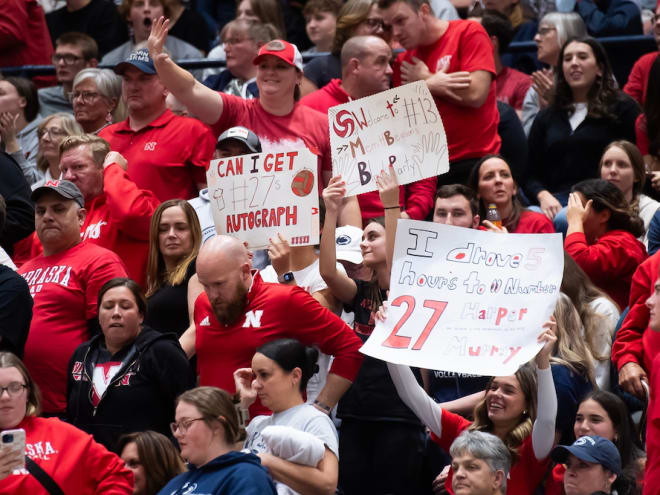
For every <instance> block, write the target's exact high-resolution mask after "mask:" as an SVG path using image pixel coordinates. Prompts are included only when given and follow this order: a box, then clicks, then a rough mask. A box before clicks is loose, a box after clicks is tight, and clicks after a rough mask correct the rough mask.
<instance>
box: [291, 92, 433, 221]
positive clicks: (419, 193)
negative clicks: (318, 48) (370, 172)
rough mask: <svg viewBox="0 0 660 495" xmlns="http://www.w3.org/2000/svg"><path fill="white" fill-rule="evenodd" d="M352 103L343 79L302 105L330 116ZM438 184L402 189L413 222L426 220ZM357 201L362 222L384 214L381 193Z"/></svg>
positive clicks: (422, 182)
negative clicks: (332, 112)
mask: <svg viewBox="0 0 660 495" xmlns="http://www.w3.org/2000/svg"><path fill="white" fill-rule="evenodd" d="M351 100H352V98H351V97H350V96H349V95H348V93H347V92H346V91H345V90H344V88H342V87H341V79H333V80H331V81H330V82H329V83H328V84H326V85H325V86H323V87H322V88H321V89H319V90H318V91H314V92H313V93H310V94H308V95H306V96H305V97H303V98H302V99H301V100H300V104H301V105H305V106H307V107H310V108H313V109H314V110H318V111H319V112H321V113H323V114H327V113H328V109H329V108H330V107H334V106H335V105H341V104H342V103H348V102H349V101H351ZM437 183H438V178H437V177H429V178H428V179H422V180H418V181H417V182H412V183H410V184H406V185H405V186H399V204H400V205H401V208H402V209H404V210H405V211H406V213H407V214H408V216H409V217H410V218H411V219H412V220H424V219H425V218H426V217H427V215H428V214H429V212H430V211H431V209H432V208H433V198H434V196H435V188H436V185H437ZM357 198H358V203H359V204H360V211H361V212H362V221H363V222H366V221H367V220H369V219H370V218H374V217H380V216H383V215H384V214H385V211H384V210H383V203H381V201H380V196H379V195H378V191H371V192H368V193H363V194H359V195H358V197H357Z"/></svg>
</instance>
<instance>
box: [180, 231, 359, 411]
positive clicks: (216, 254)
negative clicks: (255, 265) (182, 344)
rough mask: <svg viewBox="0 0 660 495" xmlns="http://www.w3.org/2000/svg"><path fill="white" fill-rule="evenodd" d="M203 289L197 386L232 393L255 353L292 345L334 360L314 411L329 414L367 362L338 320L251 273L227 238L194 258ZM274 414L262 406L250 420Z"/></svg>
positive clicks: (243, 252)
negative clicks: (280, 343)
mask: <svg viewBox="0 0 660 495" xmlns="http://www.w3.org/2000/svg"><path fill="white" fill-rule="evenodd" d="M197 277H198V278H199V282H200V284H201V285H202V287H203V288H204V292H203V293H202V294H200V295H199V297H198V298H197V299H196V301H195V305H194V321H195V326H194V328H191V329H189V330H188V331H187V332H186V334H184V336H183V337H182V340H184V341H186V342H188V343H189V344H191V343H192V342H194V349H195V353H196V354H197V365H198V369H199V377H200V385H213V386H216V387H220V388H222V389H224V390H227V391H230V392H232V393H233V392H235V386H234V378H233V372H234V371H235V370H237V369H238V368H249V367H250V365H251V362H252V356H253V355H254V353H255V350H256V349H257V347H259V346H260V345H262V344H265V343H266V342H269V341H271V340H274V339H278V338H285V337H286V338H295V339H298V340H299V341H300V342H302V343H304V344H306V345H315V346H317V347H319V349H320V350H321V351H322V352H324V353H325V354H328V355H331V356H334V362H333V363H332V367H331V368H330V373H329V374H328V377H327V381H326V385H325V387H324V388H323V390H321V392H320V393H319V396H318V398H317V399H316V400H315V401H314V406H315V407H316V408H317V409H319V410H321V411H323V412H324V413H326V414H327V413H329V412H330V410H331V409H332V407H333V406H334V405H335V404H336V403H337V401H338V400H339V399H340V398H341V396H342V395H343V394H344V392H346V390H348V388H349V387H350V385H351V382H352V380H353V379H354V378H355V376H356V375H357V372H358V370H359V368H360V364H361V363H362V356H361V354H360V353H359V348H360V346H361V345H362V343H361V341H360V339H358V338H357V336H355V334H354V333H353V331H352V330H351V329H350V328H349V327H348V326H346V324H345V323H344V322H343V321H342V320H341V319H340V318H339V317H338V316H336V315H334V314H333V313H331V312H330V311H328V310H327V309H326V308H324V307H323V306H321V305H320V304H319V303H318V302H317V301H316V300H315V299H314V298H313V297H312V296H310V295H309V294H308V293H307V292H305V291H304V290H303V289H301V288H299V287H297V286H291V285H283V284H269V283H266V282H264V281H263V280H262V279H261V275H259V272H258V271H256V270H252V265H251V261H250V257H249V254H248V251H247V249H246V247H245V246H244V245H243V243H241V242H240V241H239V240H237V239H235V238H233V237H229V236H223V235H220V236H217V237H214V238H211V239H209V240H208V241H207V242H206V243H205V244H204V245H203V246H202V249H201V250H200V252H199V255H198V257H197ZM259 414H270V411H268V410H267V409H265V408H264V407H263V406H262V405H261V403H260V402H259V401H258V400H257V402H256V403H255V404H253V405H252V407H250V417H254V416H257V415H259Z"/></svg>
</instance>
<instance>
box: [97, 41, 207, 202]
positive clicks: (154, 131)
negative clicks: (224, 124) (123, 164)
mask: <svg viewBox="0 0 660 495" xmlns="http://www.w3.org/2000/svg"><path fill="white" fill-rule="evenodd" d="M114 70H115V72H116V73H117V74H119V75H120V76H121V77H122V98H123V100H124V102H125V103H126V107H127V109H128V118H127V119H126V120H124V121H122V122H118V123H116V124H113V125H111V126H108V127H106V128H105V129H103V130H102V131H101V132H100V133H99V136H101V137H102V138H104V139H105V140H106V141H108V142H109V143H110V149H112V151H117V152H119V153H121V154H122V155H123V156H124V157H125V158H126V160H127V162H128V169H127V172H128V175H129V177H130V178H131V179H132V180H133V181H134V182H135V183H136V184H137V186H138V187H139V188H140V189H149V190H151V191H152V192H153V193H154V194H155V195H156V197H157V198H158V199H159V200H160V201H165V200H168V199H173V198H181V199H191V198H194V197H196V196H197V193H198V191H199V190H200V189H203V188H204V187H205V185H206V168H208V164H209V162H210V161H211V158H212V156H213V150H214V149H215V138H214V136H213V134H212V133H211V131H210V130H209V128H208V127H207V126H206V125H204V124H203V123H201V122H200V121H199V120H197V119H192V118H189V117H179V116H177V115H174V114H173V113H172V112H171V111H170V110H168V109H167V106H166V104H165V99H166V97H167V94H168V91H167V89H165V87H164V86H163V85H162V84H161V82H160V79H159V78H158V75H157V74H156V69H154V64H153V62H152V60H151V58H150V57H149V52H148V51H147V50H146V49H142V50H136V51H134V52H133V53H131V54H130V55H129V57H128V59H126V61H125V62H122V63H120V64H117V66H116V67H115V69H114Z"/></svg>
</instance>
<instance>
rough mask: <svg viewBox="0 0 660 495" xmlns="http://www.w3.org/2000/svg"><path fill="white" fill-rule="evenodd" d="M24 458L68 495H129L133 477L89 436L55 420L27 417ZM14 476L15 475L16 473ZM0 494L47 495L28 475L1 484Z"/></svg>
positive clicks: (6, 480) (13, 475)
mask: <svg viewBox="0 0 660 495" xmlns="http://www.w3.org/2000/svg"><path fill="white" fill-rule="evenodd" d="M17 428H23V429H24V430H25V437H26V441H25V454H26V455H27V456H28V457H29V458H30V459H32V460H33V461H34V462H35V463H37V464H38V465H39V467H41V468H42V469H43V470H44V471H46V473H48V474H49V475H50V476H51V477H52V478H53V480H54V481H55V482H56V483H57V484H58V485H59V486H60V488H61V489H62V491H63V492H64V493H67V494H69V493H70V494H83V493H84V494H88V495H92V494H94V495H110V494H112V495H124V494H125V495H132V493H133V473H132V472H131V471H129V470H128V469H127V468H125V467H124V463H123V461H122V460H121V459H120V458H119V457H117V455H116V454H113V453H112V452H110V451H108V450H106V448H105V447H103V446H102V445H101V444H100V443H96V442H95V441H94V439H93V438H92V436H91V435H88V434H87V433H85V432H83V431H81V430H79V429H78V428H76V427H75V426H72V425H70V424H68V423H65V422H64V421H60V420H59V419H57V418H35V417H32V416H30V417H27V418H25V419H23V421H21V423H20V424H19V425H18V426H17ZM15 473H16V472H15ZM0 493H25V494H28V493H29V494H30V495H48V492H47V491H46V489H45V488H44V487H43V486H42V485H41V484H40V483H39V482H38V481H37V479H36V478H35V477H34V476H32V475H31V474H29V473H28V472H27V471H21V472H20V473H18V474H10V475H9V476H8V477H7V478H5V479H3V480H0Z"/></svg>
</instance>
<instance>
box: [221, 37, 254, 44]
mask: <svg viewBox="0 0 660 495" xmlns="http://www.w3.org/2000/svg"><path fill="white" fill-rule="evenodd" d="M249 39H250V38H229V39H228V40H225V41H223V42H222V44H223V45H225V46H228V45H229V46H233V45H238V44H239V43H243V42H244V41H247V40H249Z"/></svg>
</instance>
